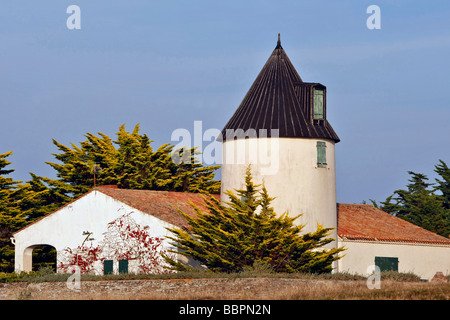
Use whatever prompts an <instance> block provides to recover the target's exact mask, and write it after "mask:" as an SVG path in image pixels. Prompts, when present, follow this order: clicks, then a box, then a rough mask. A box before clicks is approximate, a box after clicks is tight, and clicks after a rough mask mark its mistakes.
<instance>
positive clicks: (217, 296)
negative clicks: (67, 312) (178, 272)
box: [15, 278, 450, 300]
mask: <svg viewBox="0 0 450 320" xmlns="http://www.w3.org/2000/svg"><path fill="white" fill-rule="evenodd" d="M113 282H122V283H121V284H120V288H117V287H116V288H114V287H113V286H114V285H111V286H110V287H109V288H108V289H105V290H98V288H97V289H95V288H94V286H95V284H94V283H91V284H90V285H89V286H87V285H86V283H84V284H82V289H81V291H80V292H78V293H75V292H70V291H69V290H61V291H62V292H61V294H59V295H57V296H54V292H51V291H50V290H47V289H45V285H46V283H41V284H35V285H42V286H44V287H39V288H37V287H28V288H24V290H23V291H21V292H20V293H19V295H18V296H17V295H16V297H15V299H31V300H34V299H39V300H57V299H64V300H450V283H430V282H398V281H394V280H385V281H382V283H381V288H380V289H372V290H370V289H368V288H367V285H366V282H365V281H361V280H300V279H273V278H272V279H265V278H250V279H242V278H241V279H184V280H183V279H169V280H136V281H135V282H133V281H127V280H122V281H118V280H116V281H110V282H109V281H108V283H113ZM138 282H139V283H138ZM96 283H98V282H96ZM104 283H105V282H103V284H104ZM142 283H146V285H148V286H146V287H144V288H143V287H141V288H140V289H137V288H138V287H139V285H141V284H142ZM149 283H151V284H149Z"/></svg>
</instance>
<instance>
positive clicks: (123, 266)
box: [119, 260, 128, 273]
mask: <svg viewBox="0 0 450 320" xmlns="http://www.w3.org/2000/svg"><path fill="white" fill-rule="evenodd" d="M119 273H128V260H120V261H119Z"/></svg>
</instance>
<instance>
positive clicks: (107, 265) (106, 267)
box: [103, 260, 113, 275]
mask: <svg viewBox="0 0 450 320" xmlns="http://www.w3.org/2000/svg"><path fill="white" fill-rule="evenodd" d="M103 274H105V275H107V274H113V260H105V261H103Z"/></svg>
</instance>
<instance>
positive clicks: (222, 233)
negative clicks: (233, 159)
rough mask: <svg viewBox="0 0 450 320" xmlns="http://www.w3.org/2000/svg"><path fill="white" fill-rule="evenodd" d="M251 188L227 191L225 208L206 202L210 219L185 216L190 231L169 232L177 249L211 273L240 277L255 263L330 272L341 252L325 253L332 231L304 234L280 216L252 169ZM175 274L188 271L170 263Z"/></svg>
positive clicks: (248, 178) (199, 213) (286, 269)
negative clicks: (233, 274)
mask: <svg viewBox="0 0 450 320" xmlns="http://www.w3.org/2000/svg"><path fill="white" fill-rule="evenodd" d="M245 182H246V187H245V189H242V190H237V191H236V194H235V193H234V192H232V191H227V192H226V194H227V195H228V197H229V199H230V201H229V202H228V203H227V204H226V205H223V204H221V203H220V201H218V200H217V199H215V198H214V197H211V196H207V197H206V196H205V202H206V204H207V208H208V211H209V212H208V213H204V212H202V211H201V210H199V209H198V208H197V207H195V206H194V205H193V207H194V209H195V211H196V213H197V216H196V217H190V216H189V215H187V214H185V213H183V212H181V211H180V214H182V215H183V216H184V217H185V218H186V220H187V221H188V223H189V229H188V230H181V229H177V228H172V229H169V230H170V231H171V232H172V233H173V234H174V237H170V239H171V240H172V241H173V243H172V244H173V245H174V246H175V247H177V248H178V249H179V251H180V252H181V253H182V254H183V255H186V256H188V257H191V258H193V259H195V260H197V261H198V262H200V263H202V264H203V265H205V266H207V267H208V269H209V270H211V271H220V272H239V271H242V270H244V268H246V267H252V266H253V265H254V264H255V263H264V264H268V265H270V266H271V267H272V268H273V270H274V271H276V272H313V273H321V272H330V271H331V269H332V266H331V263H332V262H333V261H335V260H337V259H339V258H340V257H339V256H338V254H339V253H340V252H341V251H343V249H342V248H332V249H324V248H323V246H325V245H326V244H328V243H330V242H332V241H333V239H331V238H327V236H328V235H329V234H330V230H331V228H323V227H322V226H320V225H319V226H318V228H317V231H315V232H312V233H305V234H302V233H301V232H302V229H303V227H304V226H302V225H296V224H295V223H294V222H295V220H296V219H297V218H298V216H297V217H290V216H288V215H287V213H284V214H282V215H280V216H277V215H276V213H275V212H274V210H273V208H272V207H271V205H270V204H271V201H272V200H273V198H271V197H270V196H269V195H268V193H267V190H266V189H265V188H264V187H262V188H260V186H257V185H254V184H253V182H252V176H251V172H250V168H248V170H247V174H246V177H245ZM167 260H168V262H169V263H171V265H172V266H173V268H174V269H176V270H185V269H187V266H186V265H184V264H183V263H181V262H176V261H173V260H171V259H167Z"/></svg>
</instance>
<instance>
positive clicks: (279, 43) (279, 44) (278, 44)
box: [277, 34, 281, 48]
mask: <svg viewBox="0 0 450 320" xmlns="http://www.w3.org/2000/svg"><path fill="white" fill-rule="evenodd" d="M277 48H281V39H280V34H278V42H277Z"/></svg>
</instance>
